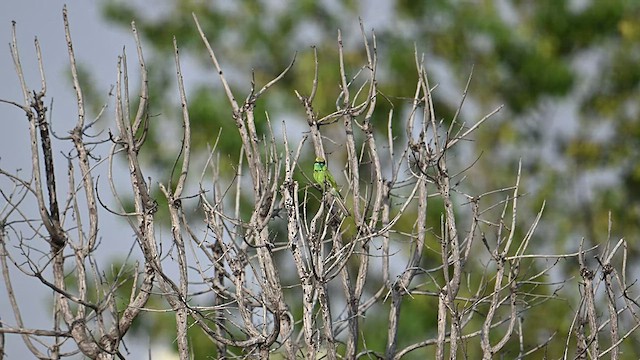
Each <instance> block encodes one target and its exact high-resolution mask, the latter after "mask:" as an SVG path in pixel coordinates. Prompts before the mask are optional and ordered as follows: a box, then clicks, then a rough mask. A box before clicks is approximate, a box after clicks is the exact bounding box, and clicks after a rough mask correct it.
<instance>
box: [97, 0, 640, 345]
mask: <svg viewBox="0 0 640 360" xmlns="http://www.w3.org/2000/svg"><path fill="white" fill-rule="evenodd" d="M103 11H104V16H105V17H106V18H107V19H109V20H110V21H112V22H113V23H115V24H119V25H121V26H123V27H125V28H128V27H129V24H130V22H131V21H132V20H135V21H136V24H137V27H138V29H139V30H140V33H141V34H142V36H143V44H144V45H145V46H146V48H147V49H146V50H147V51H149V50H152V56H147V58H148V59H147V65H148V68H149V71H150V75H151V79H150V82H151V83H152V87H151V89H152V93H151V95H150V97H151V110H150V113H151V114H152V115H154V114H155V116H154V117H153V118H152V120H151V121H154V122H159V123H160V124H161V126H155V127H152V128H151V131H152V136H151V138H150V142H152V143H153V144H154V145H153V146H151V144H148V145H147V146H148V147H147V149H153V150H152V151H148V152H147V154H146V156H148V158H149V160H150V161H149V163H151V164H153V165H154V166H155V167H156V170H157V171H158V172H159V173H160V174H163V175H162V176H165V178H166V177H168V176H169V174H170V172H171V168H172V166H173V163H174V161H175V158H174V154H175V152H174V150H175V149H176V148H177V147H178V144H176V143H171V141H178V140H177V139H168V138H167V137H166V136H165V135H164V132H165V130H166V129H171V127H172V126H175V125H173V124H179V121H174V119H177V118H178V117H179V116H180V115H179V111H180V110H179V106H176V101H175V99H174V95H173V94H175V91H173V89H171V88H170V86H171V85H170V84H171V83H170V81H169V79H171V77H172V72H173V71H174V70H173V69H174V67H173V65H172V61H173V60H172V59H173V57H172V55H171V54H172V53H171V52H172V45H171V39H172V36H173V35H175V36H176V38H177V39H178V43H179V44H180V46H181V55H182V58H183V59H184V60H183V61H186V62H188V63H190V64H191V65H192V66H193V67H192V69H196V70H193V71H194V74H193V75H192V76H193V78H194V79H196V81H188V82H187V84H189V86H190V89H189V94H188V96H189V99H190V109H189V110H190V115H191V120H192V127H193V133H194V138H193V142H194V148H200V149H201V150H202V156H203V157H206V151H207V144H213V143H214V142H216V140H217V137H218V134H219V133H220V132H221V129H222V130H224V129H225V128H232V127H234V126H235V125H234V124H233V122H232V121H231V114H230V110H229V109H228V106H226V100H225V99H224V95H223V92H222V91H220V87H219V84H218V81H217V80H216V78H215V74H213V72H212V71H211V66H210V63H209V59H208V57H207V55H206V53H205V51H206V50H205V49H204V47H203V46H202V44H201V41H200V38H199V36H198V34H197V32H196V28H195V26H194V23H193V20H192V17H191V14H192V12H193V13H196V14H197V15H198V18H199V19H200V22H201V23H202V25H203V30H204V32H205V33H206V34H207V36H208V37H209V40H210V41H211V43H212V45H213V46H214V48H215V50H216V52H217V53H218V54H221V59H220V60H221V62H222V66H223V68H224V69H225V70H226V74H227V75H228V79H230V80H231V82H232V87H233V89H234V90H235V91H236V92H237V94H248V93H249V89H250V83H251V81H252V79H251V78H250V76H249V73H248V69H253V76H254V78H255V82H256V83H257V84H264V83H265V82H267V81H268V80H270V79H272V78H274V77H275V76H276V75H277V74H278V73H280V72H281V70H282V69H283V68H285V67H286V65H287V64H288V63H290V62H291V60H292V59H293V57H294V55H295V54H296V53H297V60H296V64H295V66H294V68H293V70H292V71H291V72H290V73H289V74H288V75H287V76H286V77H285V79H284V81H282V82H280V83H279V84H278V87H277V88H275V89H273V90H272V92H271V94H270V96H269V97H267V98H265V99H264V100H263V103H264V104H265V105H264V107H265V108H268V109H269V111H270V117H271V119H272V121H273V122H277V121H280V120H279V119H282V118H286V119H288V120H289V119H296V118H299V119H300V121H301V123H300V125H301V129H303V128H304V126H305V124H304V123H303V122H304V120H302V119H304V114H303V108H302V107H301V106H300V104H299V103H298V101H297V99H296V97H295V96H294V95H293V91H294V90H298V91H300V92H301V93H308V91H309V89H310V84H311V81H312V79H313V71H314V70H313V69H314V57H313V50H312V49H311V48H310V46H315V47H316V48H317V49H318V54H319V56H320V68H319V74H320V76H319V78H320V84H319V92H318V95H317V96H316V99H317V100H316V102H315V104H314V105H315V110H316V111H317V112H318V113H319V114H321V115H324V114H328V113H331V112H333V111H335V109H336V105H335V103H334V101H335V100H334V99H336V96H337V94H338V93H339V89H337V88H336V84H338V83H339V81H338V75H339V73H338V71H337V63H338V62H337V61H336V59H337V41H336V35H337V29H341V30H342V32H343V34H344V36H345V51H346V56H345V61H346V62H347V65H348V66H349V67H350V68H351V69H354V68H355V69H357V67H358V66H360V65H361V64H362V63H363V61H362V59H363V56H364V55H363V53H362V46H361V43H360V37H361V36H360V31H359V29H358V26H359V25H358V17H359V16H362V17H363V18H364V19H365V23H364V26H365V29H369V28H371V27H372V26H373V27H375V29H374V30H375V33H376V37H377V40H378V54H379V59H381V62H380V63H379V69H378V72H379V76H378V79H379V89H380V92H381V93H382V95H384V97H385V99H387V102H386V103H385V102H379V105H378V110H379V111H378V112H377V115H375V116H376V118H374V120H373V123H374V124H379V126H378V127H376V128H375V130H376V131H381V132H384V131H386V121H387V116H386V111H385V109H387V110H389V109H391V108H393V109H395V110H394V111H396V112H399V113H402V111H404V110H406V109H407V108H408V106H409V101H408V100H406V99H405V98H403V96H406V95H407V94H408V93H410V92H411V89H412V88H413V87H414V86H415V63H414V61H413V56H412V54H413V52H414V48H417V51H418V53H424V54H425V59H426V64H427V69H428V70H429V71H430V75H431V79H432V84H438V89H437V90H436V91H435V92H434V96H435V100H436V103H437V104H436V108H437V112H436V113H437V114H438V116H439V117H441V118H442V119H443V121H445V122H448V121H451V119H452V117H453V114H454V112H455V109H456V108H457V106H458V104H459V101H460V97H461V95H462V93H463V89H464V87H465V84H466V82H467V79H468V77H469V75H470V73H471V71H472V68H473V69H474V71H473V79H472V81H471V85H470V88H469V92H468V95H467V96H468V97H467V100H466V105H465V107H464V108H463V111H462V113H461V115H460V116H461V119H462V120H461V122H466V123H467V124H473V123H475V122H476V121H477V120H478V119H479V118H481V117H482V116H483V115H484V114H486V113H488V112H490V111H491V110H493V109H494V108H495V107H496V106H498V105H500V104H504V105H505V108H504V109H503V110H502V111H501V112H500V114H499V115H498V117H496V118H494V119H492V120H491V121H489V122H488V123H487V124H486V125H483V128H482V129H481V131H479V132H478V133H477V135H476V139H475V141H474V142H473V143H470V144H468V145H467V146H469V148H470V149H472V150H473V152H470V153H473V154H482V155H481V157H480V158H479V159H475V158H469V156H468V155H465V153H460V158H459V163H460V166H461V168H462V167H466V166H468V165H470V164H471V163H473V162H474V161H476V160H477V163H476V164H475V166H474V167H473V168H472V169H471V172H470V173H469V174H470V175H469V176H468V178H467V179H465V180H464V181H463V183H462V184H461V186H463V187H465V188H467V189H471V191H470V192H471V193H473V189H477V190H478V191H480V190H483V189H488V188H499V187H504V186H508V185H510V184H512V182H513V172H514V169H515V168H516V166H517V165H516V164H517V162H518V161H519V160H520V159H522V162H523V173H524V179H523V181H524V184H523V188H524V189H525V192H526V193H527V195H528V196H530V197H531V198H532V199H530V200H529V201H528V204H530V205H531V208H530V209H529V210H527V209H524V208H523V207H522V208H521V211H522V216H520V219H522V221H524V222H529V221H530V219H532V218H533V216H534V214H535V213H536V212H537V211H538V210H539V208H540V205H541V203H542V201H543V200H546V201H547V206H546V209H545V215H544V217H543V221H542V224H541V226H539V227H538V230H537V235H536V237H535V241H534V242H535V244H536V245H535V246H538V248H539V249H542V250H544V249H547V250H548V252H549V253H552V252H571V251H575V250H576V248H577V244H578V242H579V240H580V238H581V237H585V238H586V242H587V244H589V243H591V242H593V243H595V242H596V241H599V240H604V239H605V238H606V237H607V231H608V221H609V216H608V213H609V212H611V214H612V219H613V229H612V233H611V236H612V237H614V238H617V237H627V238H630V237H633V236H634V235H635V234H637V233H638V230H640V229H639V228H638V227H639V226H640V222H638V221H637V220H638V216H639V215H640V191H639V190H638V189H639V188H640V162H639V161H638V156H639V153H640V144H639V143H638V142H639V141H640V117H639V115H640V114H639V112H640V86H639V83H640V2H636V1H626V0H608V1H599V0H582V1H564V0H553V1H551V0H543V1H535V2H534V1H522V0H503V1H498V0H495V1H493V0H475V1H472V0H467V1H445V0H434V1H407V0H396V1H356V0H351V1H342V2H340V1H334V2H319V1H318V2H317V1H308V0H304V1H296V2H288V3H287V2H278V1H266V0H265V1H259V0H242V1H234V2H213V1H211V2H208V1H202V0H165V1H160V2H157V3H156V4H154V7H153V8H150V7H149V5H148V4H145V3H143V2H142V1H105V2H103ZM150 48H152V49H150ZM198 69H199V70H198ZM202 74H206V75H202ZM87 79H88V78H87ZM87 81H88V80H87ZM85 88H86V86H85ZM96 101H97V102H96V103H98V101H99V100H96ZM256 113H257V114H259V113H260V111H257V112H256ZM273 119H278V120H273ZM259 123H260V122H258V124H259ZM291 123H292V122H290V121H289V122H288V124H291ZM289 126H291V125H289ZM395 131H397V132H398V134H397V135H398V136H399V137H402V136H403V135H404V134H403V131H402V129H399V128H398V127H396V128H395ZM323 132H325V134H327V135H328V137H329V138H331V139H332V140H333V142H331V143H329V144H328V148H327V151H328V152H329V153H330V154H331V159H332V160H333V159H335V160H334V161H335V162H336V163H337V164H339V163H341V162H340V159H343V158H344V148H343V147H341V146H340V144H341V137H343V136H344V134H341V133H340V127H339V126H336V127H335V129H332V126H331V125H327V126H326V127H323ZM223 134H225V133H223ZM226 134H236V132H235V131H231V132H226ZM217 141H218V149H219V150H220V152H221V154H223V157H224V156H227V157H228V163H227V166H228V168H227V169H228V170H231V164H233V163H236V162H237V158H238V156H239V151H240V150H239V149H240V141H239V138H237V135H234V136H221V137H220V138H219V139H218V140H217ZM303 156H304V157H306V158H308V160H307V161H305V162H303V163H308V164H311V163H312V162H313V161H312V160H311V159H312V157H313V156H314V154H312V153H311V152H310V151H307V152H305V153H304V154H303ZM232 173H233V171H229V174H232ZM309 174H310V169H309V172H308V173H307V175H309ZM298 176H300V175H298ZM433 211H434V214H437V213H438V212H439V210H438V209H434V210H433ZM438 218H439V216H434V219H433V220H430V221H433V224H432V225H435V226H436V228H437V226H438V225H437V224H438V221H439V220H438ZM523 228H526V227H523ZM434 241H435V240H434ZM436 248H437V247H436ZM631 250H632V251H634V252H636V251H637V250H638V249H631ZM540 252H544V251H540ZM434 256H437V255H434ZM425 262H428V259H425ZM573 265H575V264H573ZM569 269H572V270H569ZM575 269H577V267H576V266H571V267H569V266H567V271H568V272H571V271H575ZM560 275H561V276H566V275H575V273H570V274H560ZM563 306H570V304H563V305H561V306H560V307H558V311H559V312H560V313H562V311H564V310H562V309H564V307H563ZM432 309H433V306H432V304H429V301H428V300H425V299H424V298H422V300H416V301H414V302H412V303H410V305H407V307H405V308H403V311H409V312H411V311H421V312H422V313H426V314H431V315H426V316H424V317H423V316H421V317H416V318H415V322H414V323H411V322H407V323H406V328H405V331H406V334H407V336H409V334H411V333H414V332H415V331H417V330H418V329H419V331H424V332H428V331H430V330H431V331H432V330H433V327H435V321H433V322H430V321H427V319H429V318H432V317H434V316H435V315H434V314H433V313H432V312H433V311H434V310H432ZM405 318H406V317H405ZM533 319H534V320H532V322H531V323H529V324H528V325H529V326H531V327H534V328H535V327H540V329H541V331H550V330H549V329H553V330H557V331H559V332H560V333H563V332H564V333H566V331H567V329H568V327H569V325H570V324H569V323H568V322H567V319H566V316H557V317H551V318H550V317H549V313H548V311H547V313H546V316H541V317H533ZM535 319H540V321H539V322H536V320H535ZM554 319H557V321H558V323H554ZM371 321H373V322H375V319H374V320H371ZM560 322H562V323H560ZM365 331H366V329H365ZM166 336H168V338H170V336H171V335H170V334H167V335H166ZM372 338H373V337H372ZM205 341H206V340H205ZM194 343H195V344H197V342H194ZM381 343H383V342H381ZM369 345H371V344H369ZM196 346H198V345H196ZM563 348H564V344H560V343H559V344H557V346H555V348H554V345H553V344H551V345H550V347H549V354H559V353H558V351H561V349H563Z"/></svg>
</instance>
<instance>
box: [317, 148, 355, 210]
mask: <svg viewBox="0 0 640 360" xmlns="http://www.w3.org/2000/svg"><path fill="white" fill-rule="evenodd" d="M313 179H314V180H315V181H316V182H317V183H318V184H319V185H320V187H321V188H322V191H323V192H328V193H329V194H331V196H332V197H333V198H334V199H335V202H336V203H337V204H338V207H339V208H340V210H342V212H343V213H344V215H345V216H348V215H349V210H347V207H346V206H345V204H344V199H343V198H342V195H340V191H338V185H337V184H336V180H335V179H334V178H333V175H331V172H329V168H328V167H327V162H326V161H325V160H324V158H321V157H317V158H316V161H315V163H313Z"/></svg>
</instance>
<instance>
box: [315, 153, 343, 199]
mask: <svg viewBox="0 0 640 360" xmlns="http://www.w3.org/2000/svg"><path fill="white" fill-rule="evenodd" d="M313 178H314V179H315V181H316V182H317V183H318V184H319V185H320V186H322V189H323V190H331V189H333V190H335V191H336V192H337V191H338V185H337V184H336V180H335V179H334V178H333V175H331V172H329V168H328V167H327V162H326V161H325V160H324V159H323V158H321V157H318V158H316V162H315V163H313ZM327 186H330V188H328V187H327ZM332 192H333V191H332Z"/></svg>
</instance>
